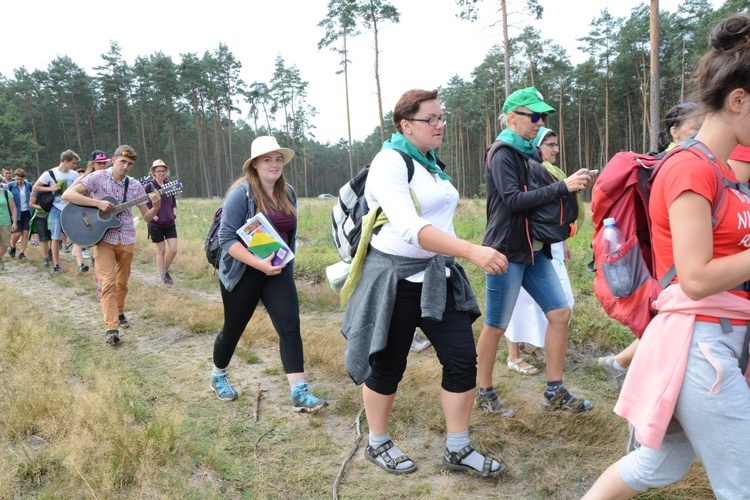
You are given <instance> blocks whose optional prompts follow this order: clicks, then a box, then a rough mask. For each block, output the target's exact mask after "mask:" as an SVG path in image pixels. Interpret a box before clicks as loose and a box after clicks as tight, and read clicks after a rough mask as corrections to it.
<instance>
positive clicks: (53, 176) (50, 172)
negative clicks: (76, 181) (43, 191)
mask: <svg viewBox="0 0 750 500" xmlns="http://www.w3.org/2000/svg"><path fill="white" fill-rule="evenodd" d="M47 172H49V176H50V177H52V180H53V181H54V182H57V178H56V177H55V173H54V172H53V171H52V169H49V170H47Z"/></svg>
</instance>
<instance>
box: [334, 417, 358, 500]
mask: <svg viewBox="0 0 750 500" xmlns="http://www.w3.org/2000/svg"><path fill="white" fill-rule="evenodd" d="M364 411H365V409H364V408H360V409H359V413H357V418H356V419H355V420H354V428H355V429H356V431H357V436H356V438H355V439H354V444H353V445H352V449H351V450H350V451H349V455H348V456H347V457H346V460H344V462H343V463H342V464H341V468H340V469H339V473H338V474H337V475H336V480H335V481H334V482H333V500H337V499H338V498H339V495H338V488H339V481H341V478H342V476H343V475H344V469H345V468H346V464H348V463H349V461H350V460H351V459H352V457H353V456H354V453H355V452H356V451H357V448H359V442H360V441H361V440H362V433H361V432H360V430H359V421H360V418H361V417H362V413H363V412H364Z"/></svg>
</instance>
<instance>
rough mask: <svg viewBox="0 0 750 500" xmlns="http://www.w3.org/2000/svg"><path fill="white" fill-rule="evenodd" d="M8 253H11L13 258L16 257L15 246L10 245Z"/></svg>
mask: <svg viewBox="0 0 750 500" xmlns="http://www.w3.org/2000/svg"><path fill="white" fill-rule="evenodd" d="M8 255H10V258H11V259H15V258H16V249H15V248H14V247H8Z"/></svg>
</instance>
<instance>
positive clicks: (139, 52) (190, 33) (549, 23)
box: [0, 0, 719, 143]
mask: <svg viewBox="0 0 750 500" xmlns="http://www.w3.org/2000/svg"><path fill="white" fill-rule="evenodd" d="M645 1H646V0H642V1H639V0H619V1H617V2H612V1H608V0H539V3H540V5H542V6H543V7H544V14H543V18H542V20H541V21H533V20H532V19H531V18H530V17H529V16H528V15H526V14H524V13H522V12H521V11H518V10H516V9H518V8H520V7H519V6H520V5H522V4H523V3H524V2H523V0H509V11H510V14H511V16H510V19H509V23H511V24H512V25H514V27H512V28H511V32H510V36H517V35H518V34H520V32H521V30H522V29H523V27H524V26H525V25H527V24H533V25H535V26H538V28H539V29H540V30H541V32H542V38H543V39H551V40H553V42H554V43H557V44H559V45H561V46H563V47H564V48H565V49H566V50H567V52H568V55H569V56H570V57H571V61H572V62H573V64H577V63H580V62H582V61H583V60H585V56H584V55H583V54H582V53H581V52H580V51H578V50H577V47H578V46H579V45H580V43H579V42H577V41H576V39H577V38H580V37H583V36H586V35H587V34H588V32H589V30H590V23H591V21H592V20H593V19H594V18H596V17H599V16H600V14H601V11H602V9H604V8H605V7H606V8H608V9H609V12H610V14H612V15H614V16H617V17H627V16H629V14H630V11H631V10H632V9H633V8H634V7H635V6H637V5H639V4H641V3H643V2H645ZM390 3H391V4H392V5H394V6H395V7H396V8H397V9H398V10H399V12H400V13H401V19H400V23H398V24H392V23H386V24H384V25H383V26H381V27H380V36H379V46H380V57H379V62H380V79H381V90H382V94H383V113H384V114H387V113H388V111H390V110H392V109H393V106H394V105H395V103H396V101H397V100H398V98H399V97H400V95H401V94H402V93H403V92H404V91H406V90H408V89H412V88H424V89H434V88H437V87H439V86H445V85H447V83H448V82H449V81H450V79H451V78H452V77H453V76H456V75H457V76H459V77H461V78H463V79H466V80H469V79H470V77H471V72H472V70H473V69H474V68H475V67H477V66H478V65H479V64H481V62H482V60H483V59H484V57H485V56H486V54H487V53H488V52H489V50H490V48H491V47H492V46H493V45H498V44H501V43H502V29H501V27H500V26H495V25H494V22H495V20H496V19H499V18H500V15H499V13H497V11H498V9H499V4H500V2H499V1H498V0H481V1H480V14H481V15H480V18H479V20H477V21H476V22H473V23H471V22H468V21H461V20H460V19H458V18H457V14H458V13H459V7H458V6H457V2H456V1H455V0H390ZM680 3H681V0H661V1H660V8H661V9H662V10H663V11H669V12H675V11H676V10H677V7H678V5H679V4H680ZM712 3H713V4H714V5H718V4H719V2H718V0H715V1H713V2H712ZM327 6H328V0H275V1H272V2H271V1H260V0H245V1H244V2H236V1H232V0H214V1H212V2H200V3H198V2H191V1H187V2H182V3H177V2H166V1H159V0H156V1H154V0H151V1H146V0H130V1H128V2H126V3H122V2H102V1H92V0H72V1H71V2H59V1H50V0H38V1H36V2H6V4H5V5H4V6H3V14H4V15H3V18H4V22H3V27H2V28H0V47H2V52H3V54H2V56H1V57H0V74H2V75H3V76H4V77H6V78H13V70H14V69H16V68H20V67H25V68H26V69H27V70H28V71H29V72H31V71H33V70H35V69H42V70H44V69H46V68H47V66H48V65H49V63H50V62H51V61H52V60H53V59H55V58H56V57H57V56H68V57H70V58H71V59H72V60H73V61H74V62H75V63H76V64H78V65H79V66H81V67H82V68H83V69H84V70H85V71H86V72H87V73H88V74H90V75H93V74H94V73H95V72H94V70H93V68H94V67H96V66H99V65H101V64H102V62H103V60H102V58H101V55H102V54H105V53H107V52H108V51H109V45H110V41H113V40H114V41H116V42H118V43H119V45H120V47H121V53H122V56H123V59H124V60H125V61H126V62H127V63H128V64H132V63H133V62H134V61H135V59H136V58H137V57H138V56H149V55H151V54H153V53H155V52H158V51H161V52H164V53H165V54H167V55H170V56H172V59H173V61H175V62H178V61H179V60H180V58H181V57H180V54H185V53H191V52H192V53H195V54H197V55H198V56H199V57H200V56H202V55H203V53H204V52H206V51H211V52H212V51H215V50H217V49H218V47H219V44H220V43H224V44H226V45H227V46H228V48H229V50H230V51H231V52H232V53H233V54H234V56H235V57H236V58H237V59H238V60H239V61H240V63H241V64H242V70H241V78H242V79H243V80H244V81H245V83H248V84H249V83H252V82H256V81H260V82H266V83H268V82H269V81H270V80H271V77H272V76H273V69H274V63H275V60H276V57H277V56H278V55H281V56H282V57H283V59H284V61H285V64H286V66H287V67H291V66H296V67H297V68H298V69H299V71H300V75H301V78H302V79H303V80H305V81H307V82H309V86H308V93H307V102H308V104H310V105H312V106H314V107H315V108H316V109H317V112H318V115H317V116H315V117H312V118H311V121H312V124H313V125H314V126H315V127H316V128H315V130H314V131H313V134H314V135H315V138H316V139H317V140H318V141H321V142H324V143H325V142H332V143H335V142H338V141H339V140H340V139H342V138H346V137H347V125H346V104H345V103H346V101H345V99H344V78H343V75H337V74H336V73H337V71H339V70H340V68H341V66H340V64H339V61H340V57H339V56H338V55H336V54H334V52H333V51H331V50H329V49H328V48H323V49H321V50H318V42H319V41H320V39H321V38H322V37H323V35H324V31H323V29H322V28H319V27H318V23H319V22H320V21H321V20H322V19H323V18H324V17H325V14H326V12H327ZM373 47H374V41H373V35H372V33H364V34H362V35H361V36H359V37H356V38H353V39H350V40H349V42H348V48H349V50H350V55H349V60H350V65H349V100H350V113H351V129H352V139H353V140H363V139H364V138H365V137H367V136H368V135H369V134H370V133H372V132H373V130H374V128H375V127H376V126H377V125H378V124H379V123H378V108H377V99H376V94H375V78H374V76H373V75H374V56H375V54H374V48H373ZM240 107H241V108H242V105H241V104H240ZM244 109H245V110H246V109H247V107H245V108H244Z"/></svg>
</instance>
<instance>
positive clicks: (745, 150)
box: [729, 144, 750, 162]
mask: <svg viewBox="0 0 750 500" xmlns="http://www.w3.org/2000/svg"><path fill="white" fill-rule="evenodd" d="M729 159H730V160H737V161H747V162H750V146H740V145H739V144H738V145H737V146H736V147H735V148H734V150H733V151H732V153H731V154H730V155H729Z"/></svg>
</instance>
